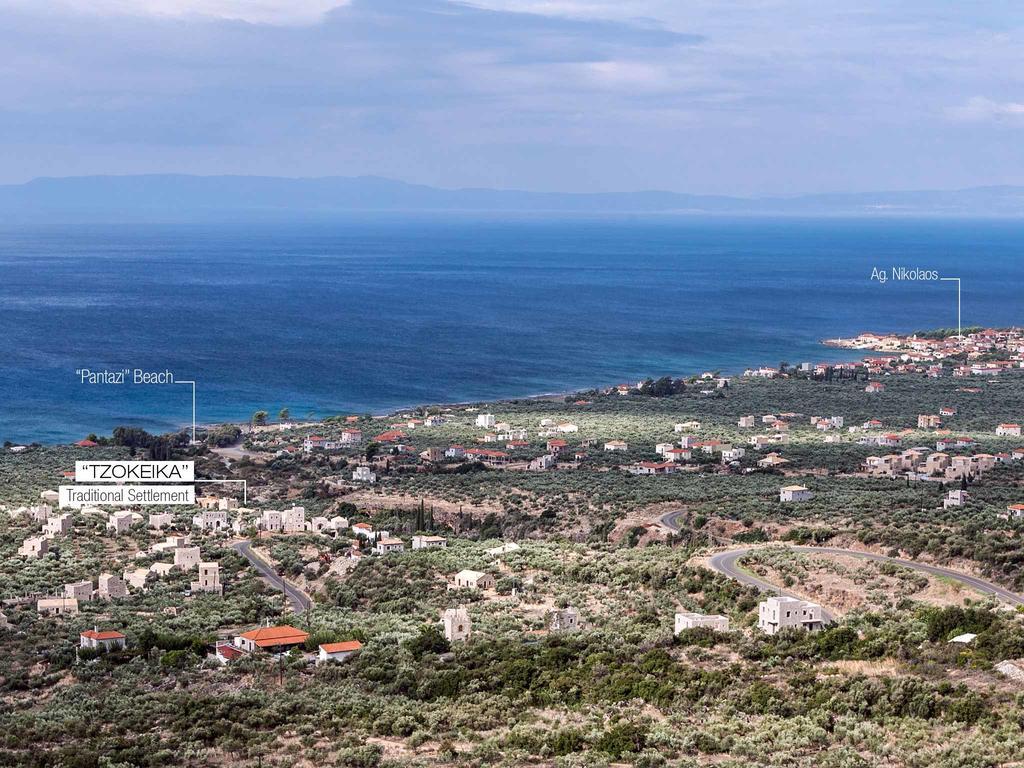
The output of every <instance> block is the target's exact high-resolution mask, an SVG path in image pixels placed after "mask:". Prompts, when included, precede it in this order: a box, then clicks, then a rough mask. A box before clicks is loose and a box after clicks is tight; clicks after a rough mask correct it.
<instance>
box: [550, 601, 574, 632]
mask: <svg viewBox="0 0 1024 768" xmlns="http://www.w3.org/2000/svg"><path fill="white" fill-rule="evenodd" d="M579 628H580V612H579V611H577V610H576V609H575V608H573V607H572V606H569V607H568V608H560V609H555V610H553V611H549V612H548V629H549V630H550V631H551V632H575V631H576V630H577V629H579Z"/></svg>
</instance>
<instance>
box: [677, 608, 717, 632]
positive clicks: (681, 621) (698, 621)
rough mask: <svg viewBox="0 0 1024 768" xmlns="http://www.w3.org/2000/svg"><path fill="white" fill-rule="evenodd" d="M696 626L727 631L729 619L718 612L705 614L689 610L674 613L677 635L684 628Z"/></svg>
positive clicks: (694, 627) (695, 627)
mask: <svg viewBox="0 0 1024 768" xmlns="http://www.w3.org/2000/svg"><path fill="white" fill-rule="evenodd" d="M698 628H706V629H711V630H714V631H715V632H728V631H729V619H727V618H726V617H725V616H720V615H718V614H714V615H707V614H703V613H691V612H689V611H681V612H680V613H677V614H676V623H675V634H677V635H678V634H679V633H680V632H682V631H683V630H684V629H698Z"/></svg>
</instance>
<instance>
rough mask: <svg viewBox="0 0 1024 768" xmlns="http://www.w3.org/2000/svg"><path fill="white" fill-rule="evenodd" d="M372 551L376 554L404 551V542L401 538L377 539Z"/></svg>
mask: <svg viewBox="0 0 1024 768" xmlns="http://www.w3.org/2000/svg"><path fill="white" fill-rule="evenodd" d="M374 551H375V552H376V553H377V554H378V555H387V554H389V553H391V552H404V551H405V542H403V541H402V540H401V539H379V540H378V541H377V545H376V546H375V547H374Z"/></svg>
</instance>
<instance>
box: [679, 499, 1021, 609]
mask: <svg viewBox="0 0 1024 768" xmlns="http://www.w3.org/2000/svg"><path fill="white" fill-rule="evenodd" d="M685 512H686V510H681V509H679V510H673V511H671V512H668V513H666V514H664V515H662V516H661V520H660V522H661V524H662V525H664V526H665V527H666V528H668V529H669V530H671V531H673V532H676V533H678V532H679V517H680V516H681V515H683V514H684V513H685ZM760 548H761V547H740V548H737V549H730V550H727V551H725V552H719V553H717V554H715V555H712V556H711V561H710V565H711V569H712V570H714V571H717V572H718V573H721V574H724V575H725V576H728V577H729V578H731V579H735V580H736V581H738V582H740V583H741V584H746V585H747V586H751V587H756V588H757V589H760V590H762V591H763V592H772V593H775V594H783V595H789V596H791V597H797V595H793V594H792V593H791V592H786V591H785V590H783V589H779V587H777V586H775V585H774V584H771V583H769V582H767V581H764V580H763V579H759V578H757V577H756V576H754V575H753V574H751V573H749V572H747V571H744V570H743V569H741V568H740V567H739V564H738V563H737V561H738V560H739V559H740V558H742V557H744V556H746V555H748V554H750V553H751V552H752V551H754V550H756V549H760ZM787 549H791V550H793V551H794V552H801V553H803V554H808V555H846V556H849V557H858V558H861V559H863V560H873V561H875V562H876V563H892V564H893V565H899V566H902V567H903V568H910V569H911V570H914V571H921V572H922V573H927V574H929V575H931V576H939V577H942V578H946V579H950V580H951V581H955V582H957V583H958V584H962V585H964V586H965V587H968V588H970V589H973V590H975V591H977V592H981V593H982V594H985V595H991V596H993V597H996V598H998V599H1000V600H1002V601H1004V602H1007V603H1009V604H1010V605H1024V596H1021V595H1018V594H1017V593H1015V592H1011V591H1010V590H1008V589H1005V588H1003V587H1001V586H999V585H998V584H993V583H992V582H989V581H985V580H984V579H979V578H977V577H976V576H971V575H969V574H966V573H961V572H960V571H954V570H952V569H950V568H942V567H941V566H938V565H927V564H925V563H918V562H915V561H913V560H903V559H902V558H898V557H886V556H885V555H876V554H875V553H873V552H860V551H858V550H855V549H840V548H838V547H801V546H787Z"/></svg>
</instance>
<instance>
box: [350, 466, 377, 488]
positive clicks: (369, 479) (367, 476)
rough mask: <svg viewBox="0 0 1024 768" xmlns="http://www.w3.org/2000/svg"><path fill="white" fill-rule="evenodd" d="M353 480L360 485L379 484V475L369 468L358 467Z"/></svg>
mask: <svg viewBox="0 0 1024 768" xmlns="http://www.w3.org/2000/svg"><path fill="white" fill-rule="evenodd" d="M352 479H353V480H355V481H356V482H359V483H370V484H371V485H372V484H373V483H376V482H377V473H376V472H373V471H371V470H370V468H369V467H356V468H355V471H354V472H353V473H352Z"/></svg>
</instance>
